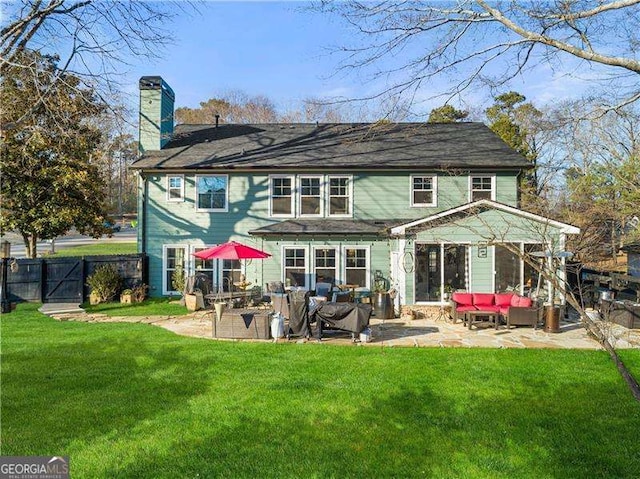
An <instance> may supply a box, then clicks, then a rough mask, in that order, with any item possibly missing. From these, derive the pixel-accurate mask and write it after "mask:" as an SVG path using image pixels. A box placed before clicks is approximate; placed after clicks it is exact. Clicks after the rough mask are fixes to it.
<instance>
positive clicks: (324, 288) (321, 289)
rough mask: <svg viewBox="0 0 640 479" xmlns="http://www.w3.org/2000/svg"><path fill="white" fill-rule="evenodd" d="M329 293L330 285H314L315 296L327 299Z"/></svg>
mask: <svg viewBox="0 0 640 479" xmlns="http://www.w3.org/2000/svg"><path fill="white" fill-rule="evenodd" d="M329 291H331V283H316V296H323V297H325V298H327V299H328V298H329Z"/></svg>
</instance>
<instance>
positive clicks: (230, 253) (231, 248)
mask: <svg viewBox="0 0 640 479" xmlns="http://www.w3.org/2000/svg"><path fill="white" fill-rule="evenodd" d="M193 255H194V256H195V257H196V258H200V259H216V258H217V259H264V258H269V257H270V256H271V255H270V254H269V253H265V252H264V251H261V250H259V249H256V248H252V247H251V246H247V245H244V244H242V243H238V242H236V241H229V242H227V243H222V244H219V245H218V246H213V247H212V248H207V249H204V250H202V251H198V252H197V253H194V254H193Z"/></svg>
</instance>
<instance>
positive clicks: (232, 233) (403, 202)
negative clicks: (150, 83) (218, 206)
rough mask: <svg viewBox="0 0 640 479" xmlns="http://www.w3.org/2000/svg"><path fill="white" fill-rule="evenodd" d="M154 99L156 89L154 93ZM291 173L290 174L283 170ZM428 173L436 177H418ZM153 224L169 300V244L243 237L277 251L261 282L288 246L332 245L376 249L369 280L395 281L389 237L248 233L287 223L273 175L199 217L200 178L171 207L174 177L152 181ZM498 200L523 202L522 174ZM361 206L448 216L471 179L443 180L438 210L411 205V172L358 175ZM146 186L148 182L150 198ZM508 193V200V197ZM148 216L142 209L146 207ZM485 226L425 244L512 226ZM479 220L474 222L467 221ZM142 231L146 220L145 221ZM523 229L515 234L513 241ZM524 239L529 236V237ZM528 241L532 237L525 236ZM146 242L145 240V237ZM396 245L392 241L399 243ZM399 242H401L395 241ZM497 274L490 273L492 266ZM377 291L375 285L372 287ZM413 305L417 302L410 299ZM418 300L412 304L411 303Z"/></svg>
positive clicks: (362, 213) (154, 249)
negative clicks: (275, 214)
mask: <svg viewBox="0 0 640 479" xmlns="http://www.w3.org/2000/svg"><path fill="white" fill-rule="evenodd" d="M151 92H152V93H154V91H151ZM278 174H286V172H278ZM418 174H428V173H418ZM148 178H149V181H148V202H147V218H146V221H144V223H145V224H144V227H145V228H146V235H147V241H146V246H147V254H148V255H149V257H150V261H149V272H150V283H151V288H152V290H151V294H152V295H154V296H157V295H160V294H162V254H163V245H167V244H171V245H192V246H193V245H214V244H218V243H222V242H225V241H228V240H230V239H236V240H238V241H242V242H245V243H247V244H250V245H253V246H255V247H258V248H261V249H264V250H265V251H267V252H269V253H271V254H272V255H273V258H271V259H268V260H265V261H254V262H252V263H251V264H250V265H249V266H248V267H247V272H246V274H247V279H248V280H249V281H251V282H252V283H254V284H258V285H264V283H266V282H268V281H274V280H280V279H282V260H281V248H282V246H283V245H301V246H307V247H309V251H311V248H312V247H313V246H315V245H329V246H336V247H338V248H342V246H344V245H351V246H363V245H368V246H369V247H370V270H371V271H369V277H370V278H371V276H372V274H373V272H374V271H376V270H381V271H382V272H383V275H384V276H385V277H386V278H389V277H390V259H389V258H390V250H391V248H390V246H389V241H388V240H387V239H384V240H380V239H379V238H361V237H357V238H354V239H349V238H346V239H345V238H336V237H317V238H312V239H310V240H309V239H308V238H306V237H304V238H300V239H297V238H293V237H288V238H287V237H284V238H279V239H277V240H274V239H269V240H263V239H262V238H256V237H252V236H250V235H249V234H248V231H251V230H253V229H257V228H259V227H262V226H265V225H268V224H272V223H274V222H276V221H281V220H282V219H281V218H270V217H269V175H268V174H266V173H265V174H248V173H234V172H232V173H229V175H228V178H229V182H228V188H229V196H228V198H229V204H228V212H199V211H197V210H196V201H195V196H196V175H195V174H193V173H187V174H184V185H185V187H184V201H182V202H169V201H167V191H166V187H167V175H166V174H149V175H148ZM496 178H497V179H496V185H497V193H498V201H501V202H506V203H514V202H515V192H516V191H517V179H516V176H515V175H514V174H504V175H497V177H496ZM353 179H354V182H353V203H354V218H355V219H396V220H398V221H402V220H405V219H406V220H413V219H419V218H424V217H427V216H430V215H432V214H435V213H437V212H440V211H444V210H447V209H450V208H453V207H456V206H459V205H460V204H463V203H466V201H467V199H468V187H469V177H468V176H467V175H443V176H440V177H439V178H438V204H437V206H436V207H418V208H412V207H410V195H411V181H410V174H409V173H407V172H402V173H396V174H391V173H385V174H382V173H371V174H355V175H353ZM142 190H143V184H142V182H141V184H140V192H141V193H142ZM501 190H504V194H501ZM140 211H142V208H140ZM481 217H482V220H481V221H480V223H479V224H475V225H473V224H469V225H462V224H459V222H458V223H456V224H454V225H448V226H440V227H438V228H433V229H430V230H427V231H423V232H420V233H419V234H418V237H417V240H418V241H424V242H436V243H438V242H441V241H445V242H470V243H473V242H478V241H480V240H481V239H482V237H483V235H482V234H479V235H478V234H476V235H474V234H473V231H474V230H476V231H477V230H478V229H481V227H482V226H483V224H484V223H487V224H493V225H497V226H500V224H501V222H502V223H503V222H504V221H505V219H504V218H501V217H500V216H499V215H498V216H496V212H488V213H487V214H483V215H481ZM467 221H471V220H467ZM141 226H142V222H141ZM514 231H516V229H515V228H512V229H511V230H510V236H509V238H510V240H516V239H515V238H512V234H513V232H514ZM521 233H522V232H521ZM522 236H526V235H525V234H524V233H523V234H522ZM139 241H140V238H139ZM394 241H395V240H392V242H394ZM394 244H395V243H394ZM483 268H484V266H482V265H480V264H478V265H476V264H475V262H474V264H473V265H472V275H473V281H476V278H477V281H478V282H479V284H480V283H482V284H484V283H486V281H487V278H490V276H491V272H488V270H487V271H484V270H483ZM489 269H490V268H489ZM405 280H406V284H407V291H408V292H409V291H413V285H412V282H413V274H412V273H407V274H406V278H405ZM371 285H372V284H371ZM408 299H409V298H408ZM411 299H412V298H411Z"/></svg>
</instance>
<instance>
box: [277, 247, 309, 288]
mask: <svg viewBox="0 0 640 479" xmlns="http://www.w3.org/2000/svg"><path fill="white" fill-rule="evenodd" d="M287 249H303V250H304V282H305V284H304V288H306V289H311V285H310V284H308V283H310V282H311V281H310V280H309V279H310V276H311V271H310V270H309V267H310V266H311V258H309V246H303V245H299V244H285V245H282V246H281V247H280V258H281V263H280V266H281V268H282V269H281V270H280V280H281V281H282V283H283V284H285V286H286V280H287V279H286V276H285V269H286V257H285V250H287Z"/></svg>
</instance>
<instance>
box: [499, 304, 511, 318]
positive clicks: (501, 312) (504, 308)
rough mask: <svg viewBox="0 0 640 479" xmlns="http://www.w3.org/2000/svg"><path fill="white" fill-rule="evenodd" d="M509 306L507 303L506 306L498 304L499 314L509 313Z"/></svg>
mask: <svg viewBox="0 0 640 479" xmlns="http://www.w3.org/2000/svg"><path fill="white" fill-rule="evenodd" d="M510 307H511V306H509V305H507V306H499V308H500V314H502V315H503V316H505V315H507V313H509V308H510Z"/></svg>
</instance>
